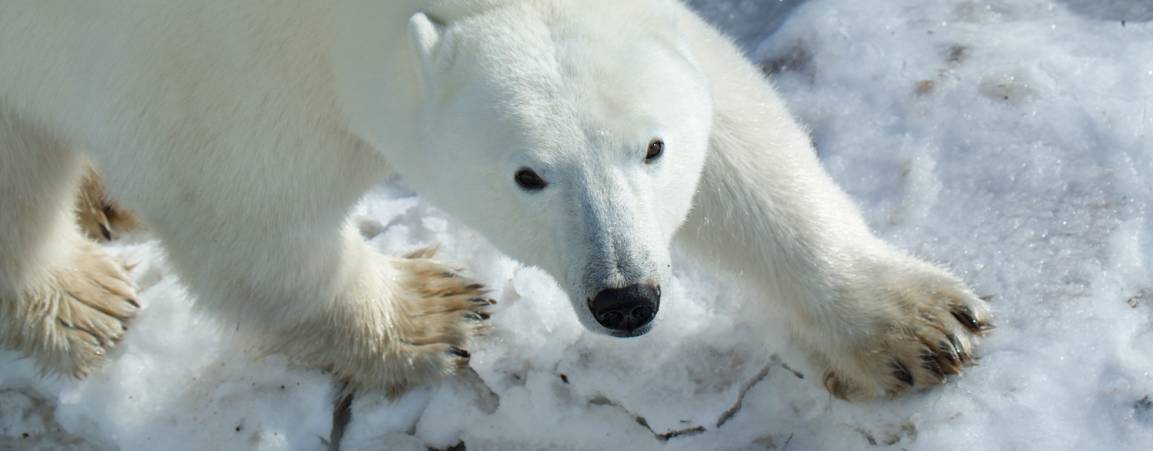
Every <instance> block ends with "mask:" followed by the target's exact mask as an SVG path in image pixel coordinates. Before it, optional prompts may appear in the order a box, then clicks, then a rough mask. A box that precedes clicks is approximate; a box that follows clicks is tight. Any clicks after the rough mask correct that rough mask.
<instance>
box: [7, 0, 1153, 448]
mask: <svg viewBox="0 0 1153 451" xmlns="http://www.w3.org/2000/svg"><path fill="white" fill-rule="evenodd" d="M690 3H692V4H693V6H694V7H696V8H697V9H698V10H700V11H701V12H702V14H704V15H705V16H706V17H708V18H710V19H711V20H712V21H713V22H715V23H716V24H718V26H720V27H721V28H722V29H725V30H728V31H729V32H730V33H731V34H732V35H733V36H734V38H735V39H737V40H738V42H740V43H741V45H742V46H743V47H744V48H745V50H746V51H747V52H748V54H749V55H750V57H751V58H752V59H753V60H754V61H756V62H757V63H758V64H760V65H761V66H762V67H764V68H765V70H766V71H769V72H772V73H774V77H775V82H776V85H777V86H778V88H779V89H780V91H781V92H782V93H783V95H784V97H785V98H786V99H787V100H788V102H789V104H790V106H791V108H792V109H793V111H794V112H795V114H797V115H798V116H799V117H800V118H801V119H802V120H803V121H804V122H805V123H806V124H808V125H809V127H810V128H811V130H812V135H813V139H814V141H815V142H816V145H817V148H818V150H819V152H820V154H821V157H822V159H823V161H824V162H825V165H826V167H827V168H828V170H829V171H830V172H831V173H832V174H833V176H834V177H835V178H836V179H837V180H838V181H839V182H840V183H841V184H842V185H843V186H844V187H845V188H846V189H847V190H848V191H849V192H850V193H851V194H852V195H853V196H854V197H855V198H856V199H857V200H858V202H860V203H861V205H862V207H863V210H864V211H865V212H866V215H867V217H868V219H869V221H870V222H871V224H872V225H873V227H874V228H875V229H876V230H877V231H878V232H879V233H880V234H882V235H883V236H885V237H887V238H888V239H890V240H892V241H894V242H896V243H899V244H900V245H902V246H905V247H907V248H909V249H912V250H913V251H915V252H916V253H918V254H920V255H923V256H926V257H928V258H931V259H934V260H936V261H940V262H943V263H945V264H947V265H949V266H950V267H952V268H954V269H955V270H956V271H957V272H958V273H959V274H961V275H962V276H963V277H964V278H965V279H967V280H969V281H970V282H971V283H972V284H973V286H974V287H975V289H976V291H977V292H979V293H980V294H987V295H991V296H993V301H992V302H993V306H994V308H995V309H996V313H997V315H998V321H997V322H998V326H999V328H998V329H997V332H996V334H995V335H993V336H992V337H991V338H989V339H987V340H985V342H984V344H983V347H982V348H981V352H980V354H981V360H980V366H978V367H976V368H974V369H972V370H971V371H969V372H968V373H967V374H966V375H965V376H964V377H962V378H959V379H958V380H956V381H955V382H954V383H952V384H950V385H948V386H945V387H943V388H940V389H936V390H932V391H929V392H926V393H921V394H915V395H913V396H908V397H905V398H901V399H898V400H888V401H877V402H871V403H862V404H850V403H846V402H843V401H839V400H836V399H832V398H830V396H829V395H827V394H826V393H825V391H824V389H823V388H822V387H821V386H820V383H819V377H818V376H819V374H818V372H817V371H816V370H815V369H814V368H812V367H811V366H810V365H809V364H808V363H807V362H806V361H805V359H804V358H803V357H801V356H800V355H799V353H798V352H797V351H796V350H795V349H794V348H793V347H792V346H791V345H790V343H789V339H788V335H787V334H786V333H785V332H784V330H785V325H784V324H781V323H780V322H779V321H776V320H773V319H772V315H771V312H770V313H766V312H763V311H761V310H759V308H758V307H757V306H756V305H745V304H746V303H744V302H743V300H744V299H755V296H754V294H749V293H742V292H741V291H740V289H739V288H735V285H734V284H733V283H730V282H727V281H725V280H724V279H718V278H714V277H713V276H711V275H706V274H705V273H704V272H703V271H702V270H701V269H699V268H698V267H696V266H694V264H693V262H691V261H687V260H685V259H681V260H679V261H680V263H681V264H680V267H679V268H678V269H677V273H676V280H675V282H674V283H673V284H672V286H671V287H669V289H667V291H666V293H667V294H666V303H665V305H667V307H666V308H665V309H663V310H662V312H661V318H660V325H659V327H658V328H657V330H656V331H654V332H653V333H651V334H649V335H647V336H644V337H642V338H638V339H633V340H614V339H611V338H604V337H599V336H592V335H589V334H588V333H585V332H584V331H583V330H582V329H581V328H580V326H579V325H578V324H577V322H576V319H575V317H574V316H573V314H572V312H571V309H570V307H569V304H568V302H566V301H565V300H564V298H563V297H562V296H563V295H562V294H561V292H560V290H559V289H558V288H556V287H555V286H554V285H553V283H552V282H551V280H550V279H549V278H548V277H547V276H546V275H545V274H543V273H541V272H540V271H538V270H535V269H532V268H525V267H522V266H520V265H518V264H517V263H515V262H513V261H511V260H509V259H508V258H506V257H504V256H502V255H500V254H499V253H497V252H496V251H494V250H493V249H492V248H491V247H489V246H488V245H486V244H484V243H483V241H482V240H481V239H480V238H479V237H477V236H475V235H474V234H473V233H471V232H469V231H467V230H464V229H462V228H461V227H459V226H457V225H455V224H454V223H452V222H451V221H449V220H448V219H447V218H446V217H445V216H444V215H443V214H442V213H440V212H438V211H436V210H434V209H431V208H430V207H428V206H426V205H425V204H423V203H422V202H421V201H420V199H419V198H417V197H415V196H414V195H413V194H412V193H411V192H409V191H407V190H406V189H404V188H403V184H402V183H400V182H398V181H393V182H390V183H386V184H384V185H382V186H381V187H379V188H378V189H377V190H375V191H374V192H372V193H371V194H370V195H369V196H367V197H366V198H365V200H364V202H363V204H362V206H361V207H360V208H359V209H358V212H357V214H358V217H359V218H360V220H361V221H362V224H363V225H364V230H365V231H366V232H367V233H368V234H369V235H370V236H371V242H372V243H373V245H375V246H376V247H377V248H379V249H380V250H382V251H385V252H390V253H399V252H402V251H405V250H409V249H412V248H414V247H417V246H421V245H426V244H429V243H433V242H441V243H442V244H443V248H442V249H443V251H442V257H443V258H444V259H446V260H450V261H453V262H458V263H461V264H463V265H465V266H467V267H468V268H470V269H471V270H472V271H473V273H474V274H476V275H477V276H478V277H479V278H481V279H482V280H484V281H485V282H486V283H488V284H489V285H491V286H492V287H494V288H495V290H496V292H495V294H496V296H497V297H498V300H499V301H500V304H499V305H498V306H497V307H498V309H497V315H496V316H495V317H494V319H493V321H494V324H495V331H494V332H493V333H492V334H491V335H490V336H488V337H487V338H485V339H483V340H481V341H480V342H479V343H478V344H477V345H476V346H474V349H473V351H474V353H473V356H474V357H473V359H472V365H473V367H474V368H475V370H476V373H477V375H479V378H477V377H471V378H462V379H459V380H451V381H447V382H444V383H441V384H437V385H434V386H429V387H425V388H422V389H419V390H416V391H414V392H411V393H410V394H408V395H406V396H404V397H402V398H400V399H399V400H396V401H395V402H390V401H387V400H385V399H383V398H380V397H375V396H360V397H358V398H357V399H356V400H355V402H354V403H353V406H352V420H351V423H350V424H349V425H348V430H347V432H346V434H345V439H344V441H343V449H346V450H379V449H392V450H424V449H427V448H428V447H432V448H438V449H443V448H449V447H452V446H454V445H457V444H458V443H462V442H463V443H464V444H465V446H466V447H467V448H468V449H474V450H478V449H491V450H506V449H601V450H606V449H611V450H615V449H629V450H634V449H635V450H643V449H659V448H667V449H683V450H700V449H734V450H737V449H791V450H816V449H867V448H872V447H880V448H886V447H887V448H893V449H925V450H938V449H983V450H984V449H988V450H995V449H1006V450H1018V449H1042V450H1051V449H1070V450H1072V449H1076V450H1084V449H1101V450H1121V449H1132V450H1138V449H1153V397H1151V396H1153V244H1151V242H1150V240H1151V239H1153V235H1151V232H1153V220H1151V219H1150V216H1149V214H1150V211H1149V210H1150V206H1151V205H1150V204H1151V203H1153V183H1151V182H1149V181H1148V178H1149V177H1153V22H1151V21H1153V1H1150V0H989V1H967V0H809V1H803V0H720V1H708V0H692V1H691V2H690ZM109 249H111V250H112V251H113V252H114V253H115V254H117V255H119V256H121V257H123V258H124V259H126V260H127V261H129V262H132V263H137V264H138V266H137V267H136V269H135V270H134V272H133V275H134V276H135V277H136V281H137V283H138V285H139V286H140V289H141V298H142V300H143V303H144V309H143V311H142V313H141V314H140V317H139V318H138V319H137V320H136V321H135V323H134V325H133V328H132V331H131V333H130V334H129V335H128V338H127V339H126V341H125V342H124V343H123V344H122V345H121V346H120V347H119V350H118V351H117V352H116V353H115V354H114V355H112V356H111V358H110V361H109V362H108V365H107V366H105V367H104V368H103V369H102V370H101V371H99V372H98V373H96V374H94V375H92V376H91V377H89V378H88V379H87V380H84V381H81V382H76V381H71V380H44V379H42V378H40V377H38V376H37V374H36V371H35V370H34V369H33V368H32V366H31V365H30V364H29V363H28V362H27V361H25V360H21V359H19V356H17V355H15V354H13V353H11V352H4V351H0V449H9V448H17V449H117V448H119V449H125V450H151V449H155V450H185V449H188V450H193V449H260V450H282V449H288V450H317V449H324V448H325V447H326V440H327V437H328V436H329V432H330V428H331V418H332V411H333V404H334V399H333V398H334V396H335V392H336V388H335V386H334V383H333V381H332V380H330V378H329V377H327V376H326V375H325V374H323V373H321V372H320V371H316V370H310V369H302V368H296V367H292V366H290V365H288V364H286V363H285V361H284V359H283V358H281V357H277V356H272V357H265V358H261V357H259V356H256V355H253V354H252V353H250V352H248V351H246V350H245V349H244V348H242V347H241V346H240V345H239V344H238V341H237V340H234V337H233V336H232V333H231V332H230V328H229V326H228V325H221V324H216V323H214V322H213V321H212V320H211V319H208V318H205V317H202V316H199V315H198V314H196V313H194V312H193V311H192V309H191V302H190V300H189V297H188V295H187V294H186V293H185V292H184V291H182V289H181V288H180V285H179V281H178V280H177V278H176V277H175V276H174V275H173V274H172V272H171V271H170V270H169V269H168V268H167V267H166V266H165V264H164V262H163V257H162V256H161V255H162V253H161V251H160V247H159V246H158V245H157V244H156V243H153V242H148V241H146V240H143V241H138V242H135V243H117V244H113V245H110V246H109ZM749 304H757V303H749ZM738 399H740V400H742V402H740V403H739V405H738V403H737V401H738ZM722 419H723V420H724V421H723V424H718V423H722V421H720V420H722Z"/></svg>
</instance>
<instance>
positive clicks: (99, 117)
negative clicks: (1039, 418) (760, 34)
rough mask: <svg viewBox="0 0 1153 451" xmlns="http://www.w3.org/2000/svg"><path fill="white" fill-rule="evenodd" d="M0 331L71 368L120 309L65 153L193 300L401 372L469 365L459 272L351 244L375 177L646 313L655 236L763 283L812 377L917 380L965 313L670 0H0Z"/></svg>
mask: <svg viewBox="0 0 1153 451" xmlns="http://www.w3.org/2000/svg"><path fill="white" fill-rule="evenodd" d="M0 10H3V11H4V14H2V15H0V61H3V62H4V64H3V65H2V66H0V211H2V212H3V216H0V225H2V226H3V230H4V233H3V234H0V342H2V344H3V345H4V346H6V347H8V348H13V349H16V350H19V351H22V352H23V353H26V354H27V355H29V356H31V358H32V359H33V360H35V361H36V362H37V363H38V364H39V365H40V366H41V367H42V368H44V369H45V370H46V371H48V372H55V373H64V374H72V375H83V374H85V373H88V372H89V371H91V370H92V369H93V368H95V367H96V366H97V365H98V364H99V363H100V361H101V360H102V358H103V356H104V355H105V354H106V352H107V351H108V350H109V349H110V348H111V347H112V346H113V345H114V344H115V343H116V341H117V340H118V339H120V338H121V337H122V336H123V334H124V333H125V330H126V329H125V325H126V324H127V323H128V321H129V320H130V319H131V318H132V317H133V315H134V314H135V312H136V311H137V309H138V307H139V303H138V302H137V301H136V298H135V294H134V292H133V288H132V286H131V284H130V281H129V279H128V277H126V275H125V273H124V271H123V270H122V268H120V267H118V266H117V265H116V264H114V263H113V262H112V261H110V260H109V258H108V257H107V256H105V254H104V253H103V252H102V251H101V249H100V248H99V247H97V246H95V245H94V244H92V242H90V241H88V240H87V239H86V238H83V237H82V236H81V234H80V232H79V231H78V230H77V228H76V226H75V225H74V223H73V219H74V218H73V216H74V212H73V209H72V208H71V195H72V192H73V190H74V189H75V185H76V183H77V182H76V180H77V179H78V178H79V177H78V176H79V173H80V171H81V167H82V163H81V158H82V157H81V155H80V152H78V151H77V150H76V149H86V151H85V152H84V153H85V154H86V155H87V157H88V158H91V159H92V160H93V161H95V162H96V163H97V164H98V166H99V167H101V168H102V169H103V170H104V171H105V173H106V178H107V181H106V183H107V188H108V190H109V191H110V192H111V193H112V194H113V195H114V196H115V197H116V198H118V199H121V200H122V201H123V202H124V203H125V204H126V205H128V206H129V207H131V208H133V209H134V210H135V211H137V212H138V213H139V215H140V216H141V218H142V220H143V221H144V222H145V223H146V224H147V226H148V228H149V229H150V230H151V231H152V232H153V233H155V235H156V236H158V237H159V238H160V239H161V240H163V242H164V243H165V247H166V250H167V253H168V256H169V261H170V262H171V264H172V265H173V266H174V267H175V269H176V270H177V272H178V273H179V275H180V277H181V278H182V280H183V281H184V283H185V284H186V285H187V286H188V288H189V289H190V290H191V291H192V292H193V293H194V294H195V296H196V298H197V300H198V305H199V306H200V307H201V308H203V309H204V310H206V311H208V312H210V313H211V314H214V315H215V316H216V317H218V318H220V319H222V320H225V321H227V322H228V323H229V324H232V323H235V324H237V325H238V328H240V329H241V330H244V331H247V332H250V333H251V334H252V335H253V336H255V337H259V339H260V341H261V343H262V344H264V345H265V346H266V347H267V349H269V350H272V351H276V352H282V353H284V354H286V355H288V356H291V357H292V358H294V359H296V360H297V361H299V362H302V363H304V364H307V365H313V366H317V367H324V368H329V369H331V370H332V371H333V372H334V373H335V374H337V375H338V376H340V377H343V378H346V379H348V380H349V381H351V383H352V384H353V385H354V386H355V387H359V388H365V389H382V390H387V391H389V392H392V393H398V392H400V391H401V390H403V389H404V388H406V387H409V386H412V385H413V384H419V383H422V382H426V381H429V380H432V379H434V378H435V377H437V376H439V375H445V374H450V373H452V372H453V371H454V369H456V368H459V367H460V366H462V365H465V364H466V363H467V359H468V357H469V354H468V351H466V346H467V345H468V342H469V338H470V337H471V336H473V335H474V334H476V333H477V332H478V331H480V330H481V329H483V327H484V319H486V318H487V314H486V313H485V309H486V308H487V306H489V305H490V304H491V300H489V299H488V298H487V297H485V296H484V288H483V287H482V286H481V285H480V284H477V283H475V282H473V281H471V280H469V279H468V278H466V277H464V276H462V275H461V274H460V271H458V270H457V269H455V268H452V267H449V266H445V265H444V264H441V263H438V262H437V261H434V260H432V259H431V258H429V257H430V255H428V254H427V253H425V254H421V255H413V256H408V257H407V258H406V257H390V256H385V255H380V254H378V253H376V252H375V251H374V250H372V249H370V248H369V247H368V246H367V245H366V244H365V243H364V242H362V240H361V238H360V237H359V236H358V234H357V233H356V231H355V228H353V227H352V226H351V225H350V224H349V222H348V221H347V220H346V216H347V215H348V213H349V210H350V208H351V207H352V205H353V204H354V202H355V201H356V200H357V199H358V197H359V196H360V195H361V194H362V193H363V192H365V191H366V190H367V189H368V188H369V187H370V186H371V185H373V184H374V183H375V182H377V181H378V180H380V179H381V178H382V177H384V176H386V175H387V174H390V173H397V174H400V175H401V176H402V177H403V178H404V179H405V180H406V181H407V183H408V184H409V185H411V186H412V187H413V188H414V189H415V190H416V191H417V192H418V193H419V194H420V195H421V196H423V197H424V198H425V199H426V200H428V201H429V202H431V203H432V204H434V205H437V206H439V207H440V208H442V209H444V210H445V211H447V212H448V213H449V214H451V215H452V216H453V217H455V218H456V219H458V220H459V221H461V222H462V223H464V224H466V225H468V226H470V227H471V228H473V229H475V230H477V231H479V232H480V233H481V234H483V235H484V236H486V237H487V238H488V239H489V240H490V241H491V242H492V243H493V244H494V245H496V246H497V247H498V248H499V249H501V250H502V251H503V252H505V253H507V254H508V255H510V256H512V257H514V258H516V259H519V260H520V261H522V262H524V263H526V264H530V265H535V266H538V267H540V268H542V269H544V270H545V271H547V272H548V273H549V274H551V275H552V276H553V277H554V278H555V279H556V280H557V282H558V283H559V284H560V286H562V287H563V288H564V289H565V291H566V292H567V293H568V295H569V297H570V299H571V302H572V307H573V310H574V311H575V312H576V317H577V318H578V319H579V320H580V322H581V323H583V324H584V326H585V327H587V328H588V329H589V330H591V331H594V332H597V333H603V334H609V335H613V336H618V337H631V336H636V335H640V334H643V333H645V332H646V331H648V330H649V328H650V327H651V326H652V324H653V320H654V318H655V317H656V316H657V312H658V309H659V307H660V301H661V285H662V283H663V282H664V281H666V280H668V278H669V277H670V267H671V262H670V252H669V249H670V246H671V245H672V244H673V242H674V241H679V242H682V243H683V244H684V246H685V248H686V249H688V250H689V251H690V252H693V253H695V255H696V256H698V258H699V259H700V260H701V261H703V262H705V264H708V265H711V266H718V267H721V268H727V269H728V270H731V271H735V272H738V273H739V274H741V276H742V278H743V279H744V280H745V281H747V282H748V283H749V284H751V286H753V287H755V288H757V289H759V290H760V291H761V292H763V293H764V298H765V300H766V301H775V302H777V303H778V304H779V305H780V306H781V307H782V308H783V309H784V310H785V311H786V313H787V315H788V317H789V318H790V319H791V321H792V325H793V329H794V332H795V334H796V336H797V337H798V342H799V343H800V344H801V346H803V347H804V350H805V351H807V352H808V353H809V354H810V355H811V356H812V358H813V361H814V364H815V365H817V366H819V367H820V368H822V369H823V370H824V379H823V380H824V385H825V387H826V388H827V389H828V390H829V391H831V392H832V393H833V394H835V395H837V396H839V397H843V398H850V399H860V398H869V397H876V396H882V395H886V394H895V393H900V392H903V391H907V390H909V389H910V388H920V387H928V386H932V385H936V384H939V383H941V382H943V381H944V380H945V379H946V377H947V376H948V375H952V374H956V373H958V372H960V371H961V369H962V368H963V367H964V366H965V365H966V364H968V363H969V362H970V359H971V356H972V355H973V350H974V345H975V343H976V339H977V337H978V336H979V335H981V334H983V333H985V332H986V331H988V330H989V329H990V326H989V324H990V323H989V320H990V313H989V310H988V308H987V307H986V305H985V304H984V302H983V301H982V300H980V299H978V298H977V297H976V296H974V295H973V293H972V292H971V291H970V290H969V289H968V288H966V286H965V285H964V284H963V283H962V282H961V281H960V280H959V279H958V278H956V277H954V276H953V275H951V274H950V273H948V272H947V271H946V270H944V269H942V268H940V267H938V266H935V265H932V264H929V263H926V262H924V261H922V260H919V259H916V258H914V257H912V256H909V255H907V254H906V253H903V252H901V251H899V250H897V249H894V248H893V247H891V246H890V245H888V244H886V243H884V242H882V241H881V240H880V239H878V238H877V237H875V236H874V235H873V234H872V233H871V232H870V230H869V228H868V227H867V226H866V224H865V222H864V221H863V219H862V218H861V216H860V214H859V213H858V211H857V210H856V207H855V206H854V205H853V204H852V202H851V201H850V199H849V198H848V197H847V196H846V195H845V194H844V193H843V192H842V191H841V190H840V189H839V188H838V187H837V186H836V185H835V184H834V182H833V181H832V180H831V179H830V177H829V176H828V175H827V174H826V173H825V172H824V171H823V169H822V167H821V165H820V163H819V161H818V160H817V157H816V155H815V152H814V151H813V148H812V146H811V144H810V141H809V139H808V137H807V136H806V133H805V131H804V130H803V129H802V128H801V127H800V126H799V125H798V124H797V123H796V122H795V121H794V120H793V118H792V117H791V116H790V115H789V113H788V112H787V111H786V109H785V106H784V105H783V103H782V102H781V100H780V99H779V98H778V97H777V95H776V94H775V93H774V91H773V89H772V87H771V86H770V84H769V83H768V81H767V80H766V79H765V78H764V77H763V75H762V74H761V73H760V72H759V71H758V70H757V69H756V68H754V67H753V66H752V65H751V64H750V63H748V62H747V61H746V60H745V59H744V58H743V57H742V55H741V54H740V53H739V52H738V50H737V49H736V48H735V47H734V45H733V44H732V43H731V42H730V41H729V40H728V39H726V38H725V37H723V36H722V35H721V34H720V33H719V32H717V31H716V30H714V29H713V28H711V27H710V26H709V25H707V24H706V23H705V22H704V21H702V20H701V19H700V18H698V17H697V16H696V15H695V14H694V13H693V12H691V11H690V10H689V9H688V8H686V7H685V6H684V5H682V4H680V3H679V2H676V1H674V0H635V1H628V2H618V1H610V0H579V1H578V0H334V1H331V2H314V1H305V0H283V1H279V2H274V3H269V2H256V1H242V2H238V1H234V0H187V1H180V2H139V1H132V0H101V1H99V2H91V1H79V0H60V1H54V2H28V1H23V0H0Z"/></svg>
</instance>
